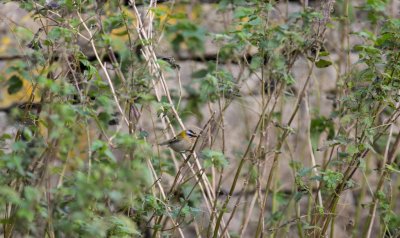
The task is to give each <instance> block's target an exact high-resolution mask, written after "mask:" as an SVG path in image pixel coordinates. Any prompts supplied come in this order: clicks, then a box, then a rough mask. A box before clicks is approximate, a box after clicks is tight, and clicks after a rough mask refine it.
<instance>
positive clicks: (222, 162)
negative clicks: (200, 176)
mask: <svg viewBox="0 0 400 238" xmlns="http://www.w3.org/2000/svg"><path fill="white" fill-rule="evenodd" d="M202 154H203V156H204V167H205V168H209V167H211V166H215V167H216V168H217V169H223V168H225V167H226V166H227V165H228V161H227V160H226V158H225V155H224V154H223V153H222V152H219V151H213V150H209V149H206V150H204V151H203V152H202Z"/></svg>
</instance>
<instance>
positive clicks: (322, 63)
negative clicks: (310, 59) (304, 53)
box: [315, 59, 332, 68]
mask: <svg viewBox="0 0 400 238" xmlns="http://www.w3.org/2000/svg"><path fill="white" fill-rule="evenodd" d="M330 65H332V62H331V61H329V60H324V59H320V60H318V61H317V62H315V66H317V68H326V67H329V66H330Z"/></svg>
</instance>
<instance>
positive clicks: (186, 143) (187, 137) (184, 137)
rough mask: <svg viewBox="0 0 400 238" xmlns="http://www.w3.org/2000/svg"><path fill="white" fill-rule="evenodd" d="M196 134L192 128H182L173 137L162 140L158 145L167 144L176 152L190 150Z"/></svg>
mask: <svg viewBox="0 0 400 238" xmlns="http://www.w3.org/2000/svg"><path fill="white" fill-rule="evenodd" d="M197 137H198V135H197V134H196V133H195V132H194V131H193V130H183V131H181V132H180V133H179V134H178V135H176V136H175V137H174V138H172V139H169V140H167V141H164V142H162V143H160V144H158V145H168V146H169V147H170V148H171V149H173V150H174V151H175V152H178V153H185V152H187V151H190V150H191V149H192V147H193V145H194V143H195V141H196V138H197Z"/></svg>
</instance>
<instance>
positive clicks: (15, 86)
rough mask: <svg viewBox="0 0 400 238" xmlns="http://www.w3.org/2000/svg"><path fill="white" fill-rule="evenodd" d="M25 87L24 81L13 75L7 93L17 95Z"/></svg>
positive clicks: (9, 80)
mask: <svg viewBox="0 0 400 238" xmlns="http://www.w3.org/2000/svg"><path fill="white" fill-rule="evenodd" d="M22 86H23V82H22V80H21V79H20V78H19V77H18V76H17V75H13V76H11V78H9V79H8V88H7V92H8V93H9V94H15V93H18V92H19V91H20V90H21V88H22Z"/></svg>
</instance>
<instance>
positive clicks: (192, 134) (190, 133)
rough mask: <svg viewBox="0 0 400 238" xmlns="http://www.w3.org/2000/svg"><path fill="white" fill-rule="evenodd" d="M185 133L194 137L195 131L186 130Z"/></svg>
mask: <svg viewBox="0 0 400 238" xmlns="http://www.w3.org/2000/svg"><path fill="white" fill-rule="evenodd" d="M187 135H188V136H191V137H196V133H194V132H193V131H192V130H188V131H187Z"/></svg>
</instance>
